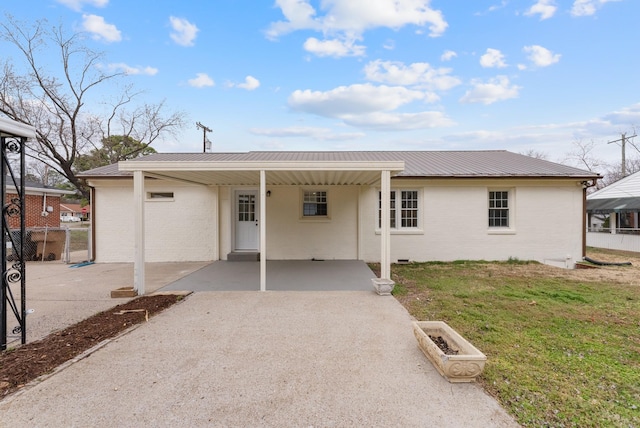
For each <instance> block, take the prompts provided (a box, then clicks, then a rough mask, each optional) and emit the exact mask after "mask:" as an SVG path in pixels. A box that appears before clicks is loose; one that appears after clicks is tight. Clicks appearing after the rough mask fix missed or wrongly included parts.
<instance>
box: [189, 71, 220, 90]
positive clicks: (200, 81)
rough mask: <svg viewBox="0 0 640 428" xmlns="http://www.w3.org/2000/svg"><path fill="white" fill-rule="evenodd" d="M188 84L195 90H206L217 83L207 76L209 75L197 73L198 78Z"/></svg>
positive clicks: (190, 80)
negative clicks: (205, 88)
mask: <svg viewBox="0 0 640 428" xmlns="http://www.w3.org/2000/svg"><path fill="white" fill-rule="evenodd" d="M187 83H189V86H193V87H194V88H204V87H207V86H214V85H215V82H214V81H213V79H212V78H211V77H209V76H208V75H207V73H197V74H196V77H194V78H193V79H189V80H188V81H187Z"/></svg>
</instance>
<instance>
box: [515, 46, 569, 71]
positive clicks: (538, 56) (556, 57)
mask: <svg viewBox="0 0 640 428" xmlns="http://www.w3.org/2000/svg"><path fill="white" fill-rule="evenodd" d="M523 50H524V51H525V52H526V53H528V54H529V55H528V56H527V58H529V60H530V61H531V62H533V64H534V65H535V66H537V67H548V66H550V65H551V64H555V63H556V62H558V61H560V57H561V56H562V55H560V54H554V53H553V52H551V51H550V50H549V49H547V48H543V47H542V46H539V45H531V46H525V47H524V48H523Z"/></svg>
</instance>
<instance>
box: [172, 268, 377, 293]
mask: <svg viewBox="0 0 640 428" xmlns="http://www.w3.org/2000/svg"><path fill="white" fill-rule="evenodd" d="M372 278H375V274H374V273H373V272H372V271H371V269H369V267H368V266H367V264H366V263H365V262H363V261H362V260H269V261H267V290H271V291H274V290H275V291H371V290H372V289H373V288H372V285H371V279H372ZM161 290H163V291H165V290H189V291H257V290H260V263H259V262H228V261H216V262H213V263H211V264H209V265H207V266H205V267H203V268H202V269H200V270H197V271H195V272H193V273H191V274H189V275H187V276H185V277H183V278H180V279H178V280H177V281H175V282H173V283H171V284H168V285H166V286H165V287H163V288H161Z"/></svg>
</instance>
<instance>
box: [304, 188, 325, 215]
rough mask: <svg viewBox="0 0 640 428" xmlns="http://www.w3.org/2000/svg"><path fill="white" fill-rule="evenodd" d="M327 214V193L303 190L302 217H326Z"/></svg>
mask: <svg viewBox="0 0 640 428" xmlns="http://www.w3.org/2000/svg"><path fill="white" fill-rule="evenodd" d="M327 213H328V210H327V192H325V191H308V190H305V191H304V196H303V200H302V215H303V216H305V217H315V216H321V217H326V216H327Z"/></svg>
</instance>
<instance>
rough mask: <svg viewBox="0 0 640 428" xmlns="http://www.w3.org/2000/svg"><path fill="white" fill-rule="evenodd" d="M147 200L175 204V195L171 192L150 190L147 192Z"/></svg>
mask: <svg viewBox="0 0 640 428" xmlns="http://www.w3.org/2000/svg"><path fill="white" fill-rule="evenodd" d="M169 195H171V196H169ZM145 200H146V201H147V202H173V201H174V200H175V193H174V192H169V191H160V190H150V191H147V194H146V198H145Z"/></svg>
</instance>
